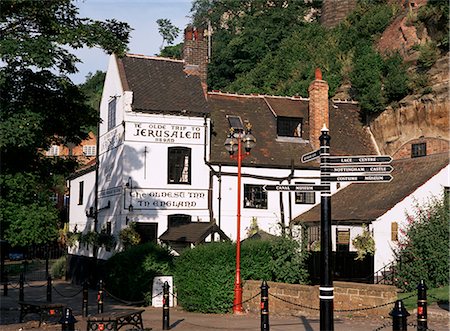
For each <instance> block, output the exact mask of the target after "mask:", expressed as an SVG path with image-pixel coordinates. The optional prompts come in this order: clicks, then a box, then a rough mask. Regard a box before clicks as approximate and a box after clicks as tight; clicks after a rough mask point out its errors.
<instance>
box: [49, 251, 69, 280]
mask: <svg viewBox="0 0 450 331" xmlns="http://www.w3.org/2000/svg"><path fill="white" fill-rule="evenodd" d="M50 275H51V276H52V278H53V279H61V278H63V277H65V276H66V257H65V256H61V257H60V258H59V259H57V260H56V261H55V262H53V264H52V266H51V268H50Z"/></svg>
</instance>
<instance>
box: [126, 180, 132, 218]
mask: <svg viewBox="0 0 450 331" xmlns="http://www.w3.org/2000/svg"><path fill="white" fill-rule="evenodd" d="M125 186H126V187H128V188H129V189H130V205H129V206H128V211H129V212H130V213H131V212H133V210H134V207H133V203H132V198H133V179H132V178H131V177H128V182H127V183H126V184H125Z"/></svg>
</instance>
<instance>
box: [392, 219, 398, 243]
mask: <svg viewBox="0 0 450 331" xmlns="http://www.w3.org/2000/svg"><path fill="white" fill-rule="evenodd" d="M391 241H396V242H397V241H398V222H391Z"/></svg>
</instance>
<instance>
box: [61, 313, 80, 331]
mask: <svg viewBox="0 0 450 331" xmlns="http://www.w3.org/2000/svg"><path fill="white" fill-rule="evenodd" d="M76 322H77V320H76V319H75V317H73V314H72V309H70V308H64V314H63V316H61V319H60V320H59V323H60V324H61V331H75V323H76Z"/></svg>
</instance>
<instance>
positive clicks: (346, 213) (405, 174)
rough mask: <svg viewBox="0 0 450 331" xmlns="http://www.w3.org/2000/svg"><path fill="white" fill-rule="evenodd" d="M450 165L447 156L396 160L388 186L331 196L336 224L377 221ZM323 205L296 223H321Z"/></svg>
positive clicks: (355, 188) (359, 188) (361, 186)
mask: <svg viewBox="0 0 450 331" xmlns="http://www.w3.org/2000/svg"><path fill="white" fill-rule="evenodd" d="M448 164H449V155H448V154H447V153H443V154H434V155H429V156H425V157H419V158H413V159H401V160H394V161H393V162H392V166H393V167H394V170H393V172H392V176H393V180H392V181H391V182H388V183H360V184H351V185H349V186H348V187H346V188H344V189H342V190H341V191H339V192H337V193H336V194H334V195H333V196H332V197H331V216H332V220H333V222H339V223H346V222H365V221H374V220H376V219H377V218H378V217H380V216H382V215H383V214H384V213H386V212H387V211H388V210H389V209H391V208H393V207H394V206H395V205H396V204H397V203H399V202H400V201H402V200H403V199H404V198H406V197H407V196H409V195H410V194H412V193H413V192H414V191H415V190H416V189H417V188H419V187H420V186H421V185H423V184H425V183H426V182H427V181H428V180H429V179H430V178H432V177H433V176H434V175H436V174H437V173H438V172H439V171H440V170H442V169H443V168H444V167H445V166H447V165H448ZM319 221H320V204H319V205H316V206H314V207H313V208H312V209H310V210H309V211H307V212H306V213H303V214H301V215H299V216H297V217H296V218H295V219H294V220H293V222H294V223H297V224H298V223H300V222H319Z"/></svg>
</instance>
